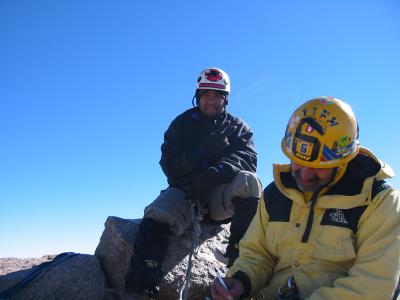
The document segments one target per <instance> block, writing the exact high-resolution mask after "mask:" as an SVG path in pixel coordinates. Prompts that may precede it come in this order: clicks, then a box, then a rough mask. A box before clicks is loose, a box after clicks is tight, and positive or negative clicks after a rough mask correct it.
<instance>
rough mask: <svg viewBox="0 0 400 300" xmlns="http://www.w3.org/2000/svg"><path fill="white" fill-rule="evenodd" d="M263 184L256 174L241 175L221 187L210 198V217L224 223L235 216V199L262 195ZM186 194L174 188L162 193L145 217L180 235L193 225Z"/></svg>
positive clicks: (246, 173)
mask: <svg viewBox="0 0 400 300" xmlns="http://www.w3.org/2000/svg"><path fill="white" fill-rule="evenodd" d="M261 191H262V188H261V183H260V181H259V180H258V178H257V176H256V175H255V174H254V173H251V172H247V171H242V172H239V173H238V174H237V175H236V176H235V177H234V178H233V180H232V181H231V182H229V183H226V184H221V185H220V186H218V187H217V188H216V189H215V190H214V191H213V192H212V194H211V195H210V199H209V201H208V216H209V217H210V219H211V220H214V221H221V220H225V219H227V218H230V217H232V215H233V205H232V202H231V200H232V199H234V198H242V199H245V198H248V197H260V196H261ZM185 198H186V193H185V192H184V191H182V190H180V189H177V188H174V187H168V188H167V189H165V190H163V191H161V193H160V195H159V196H158V197H157V198H156V199H155V200H154V201H153V202H152V203H151V204H150V205H149V206H147V207H146V208H145V210H144V218H152V219H154V220H156V221H158V222H162V223H167V224H168V225H169V229H170V230H171V232H172V233H173V234H175V235H181V234H182V233H183V232H184V231H185V230H186V229H187V228H188V227H189V226H190V225H191V224H192V220H191V216H190V204H189V202H188V201H187V200H186V199H185Z"/></svg>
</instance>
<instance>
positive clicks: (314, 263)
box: [211, 97, 400, 300]
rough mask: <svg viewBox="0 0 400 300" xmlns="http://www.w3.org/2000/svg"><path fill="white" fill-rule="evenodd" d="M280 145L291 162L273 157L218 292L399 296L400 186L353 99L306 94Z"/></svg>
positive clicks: (350, 299) (312, 297) (328, 298)
mask: <svg viewBox="0 0 400 300" xmlns="http://www.w3.org/2000/svg"><path fill="white" fill-rule="evenodd" d="M282 150H283V152H284V153H285V155H286V156H287V157H288V158H289V159H290V161H291V162H290V165H274V182H273V183H271V184H270V185H269V186H268V187H267V188H266V189H265V190H264V193H263V199H261V200H260V202H259V206H258V209H257V213H256V215H255V217H254V218H253V221H252V223H251V225H250V227H249V229H248V230H247V232H246V234H245V236H244V237H243V239H242V240H241V241H240V254H239V257H238V258H237V259H236V261H235V262H234V264H233V266H232V267H231V268H230V269H229V271H228V273H227V277H226V278H225V279H224V280H225V283H226V285H227V287H228V289H224V287H223V285H222V284H220V281H218V280H215V281H214V283H213V284H212V286H211V295H212V297H213V299H214V300H222V299H229V300H231V299H235V300H236V299H245V298H251V297H253V299H268V300H273V299H307V300H308V299H309V300H316V299H319V300H338V299H346V300H355V299H360V300H361V299H362V300H367V299H371V300H380V299H396V298H397V296H398V293H399V274H400V195H399V192H398V191H397V190H395V189H394V188H393V187H391V186H389V185H388V184H387V183H386V182H385V181H384V179H385V178H389V177H392V176H393V175H394V174H393V171H392V170H391V168H390V167H389V166H388V165H387V164H385V163H383V162H382V161H380V160H378V159H377V158H376V157H375V155H374V154H373V153H372V152H371V151H369V150H368V149H366V148H363V147H361V146H359V144H358V126H357V121H356V118H355V116H354V114H353V111H352V109H351V107H350V106H349V105H348V104H346V103H345V102H343V101H341V100H339V99H336V98H333V97H319V98H316V99H312V100H309V101H307V102H306V103H304V104H303V105H301V106H300V107H299V108H298V109H297V110H296V111H295V112H294V113H293V115H292V116H291V118H290V120H289V123H288V126H287V129H286V133H285V136H284V138H283V140H282ZM285 294H286V295H285ZM289 294H290V295H289Z"/></svg>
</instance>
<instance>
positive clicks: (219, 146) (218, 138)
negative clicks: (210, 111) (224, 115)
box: [197, 122, 237, 160]
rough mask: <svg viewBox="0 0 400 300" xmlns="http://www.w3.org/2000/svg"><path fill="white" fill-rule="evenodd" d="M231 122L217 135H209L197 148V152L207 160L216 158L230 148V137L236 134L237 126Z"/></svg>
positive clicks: (220, 129)
mask: <svg viewBox="0 0 400 300" xmlns="http://www.w3.org/2000/svg"><path fill="white" fill-rule="evenodd" d="M230 124H231V123H230V122H226V123H225V124H223V125H222V126H221V127H220V128H219V129H218V130H217V131H216V132H215V133H212V134H210V135H208V136H207V137H206V138H205V139H204V140H203V141H202V142H200V144H199V145H198V147H197V150H198V151H199V152H200V154H201V155H202V156H204V157H205V158H206V159H207V160H210V159H212V158H215V157H216V156H217V155H218V154H220V153H221V152H222V151H224V150H225V149H226V148H228V147H229V146H230V144H229V140H228V136H230V135H231V134H232V133H234V132H235V130H236V128H237V126H231V125H230Z"/></svg>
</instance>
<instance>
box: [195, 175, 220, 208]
mask: <svg viewBox="0 0 400 300" xmlns="http://www.w3.org/2000/svg"><path fill="white" fill-rule="evenodd" d="M219 181H220V174H219V172H218V170H217V168H215V167H209V168H208V169H206V170H205V171H204V172H203V173H201V174H200V175H199V176H197V177H196V179H195V180H194V182H193V185H192V193H191V197H192V199H193V200H197V199H198V200H199V202H200V205H201V206H203V205H205V204H206V203H207V202H208V200H209V199H208V198H209V196H210V194H211V192H212V191H213V190H214V189H215V188H216V187H217V186H218V185H219Z"/></svg>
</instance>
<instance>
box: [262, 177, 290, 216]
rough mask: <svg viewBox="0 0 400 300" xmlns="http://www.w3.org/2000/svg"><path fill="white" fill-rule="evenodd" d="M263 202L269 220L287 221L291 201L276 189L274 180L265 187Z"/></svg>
mask: <svg viewBox="0 0 400 300" xmlns="http://www.w3.org/2000/svg"><path fill="white" fill-rule="evenodd" d="M264 202H265V207H266V208H267V212H268V215H269V221H270V222H289V219H290V212H291V210H292V205H293V202H292V200H290V199H289V198H288V197H286V196H285V195H283V194H282V193H281V191H279V190H278V188H277V187H276V185H275V183H274V182H272V183H271V184H270V185H268V186H267V187H266V188H265V190H264Z"/></svg>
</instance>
